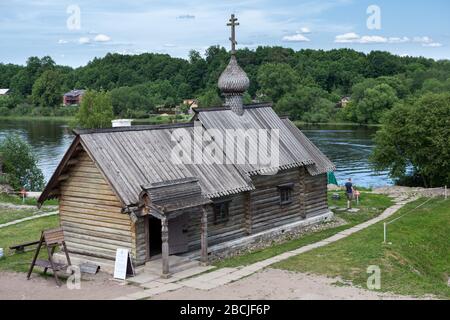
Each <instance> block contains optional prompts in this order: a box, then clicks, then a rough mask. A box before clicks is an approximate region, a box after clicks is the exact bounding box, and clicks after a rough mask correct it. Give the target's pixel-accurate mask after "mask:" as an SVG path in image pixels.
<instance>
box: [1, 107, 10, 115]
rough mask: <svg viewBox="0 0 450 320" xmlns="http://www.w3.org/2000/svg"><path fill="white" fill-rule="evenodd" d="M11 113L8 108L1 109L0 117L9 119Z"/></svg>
mask: <svg viewBox="0 0 450 320" xmlns="http://www.w3.org/2000/svg"><path fill="white" fill-rule="evenodd" d="M10 113H11V111H10V110H9V109H8V108H7V107H0V116H1V117H7V116H9V115H10Z"/></svg>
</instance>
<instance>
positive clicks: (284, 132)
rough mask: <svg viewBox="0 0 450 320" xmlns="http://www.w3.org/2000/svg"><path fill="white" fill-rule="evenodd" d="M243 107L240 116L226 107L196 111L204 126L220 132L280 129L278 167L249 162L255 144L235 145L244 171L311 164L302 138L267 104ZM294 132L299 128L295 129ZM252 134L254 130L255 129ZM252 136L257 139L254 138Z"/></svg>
mask: <svg viewBox="0 0 450 320" xmlns="http://www.w3.org/2000/svg"><path fill="white" fill-rule="evenodd" d="M244 109H245V112H244V114H243V115H237V114H236V113H234V112H233V111H231V110H230V109H229V108H227V109H212V110H203V112H201V111H202V110H199V111H200V112H199V114H198V119H199V120H200V121H201V123H202V124H203V126H204V127H205V128H206V129H218V130H221V131H223V134H224V135H225V130H227V129H257V130H258V129H261V130H270V129H278V130H279V135H280V141H279V143H280V145H279V165H278V166H277V167H273V168H268V167H266V166H264V165H260V164H257V163H256V164H255V163H252V161H248V160H249V159H248V158H249V156H248V154H249V152H250V153H253V154H254V153H255V152H257V151H256V150H257V149H256V148H257V147H258V146H257V145H249V150H247V148H246V146H244V145H243V144H241V145H239V144H238V147H241V148H240V150H238V151H237V152H238V153H240V154H241V155H243V156H244V157H245V159H246V161H245V164H239V165H238V166H240V167H241V169H242V170H244V171H245V172H246V173H247V174H249V175H257V174H264V173H265V172H267V171H270V170H271V169H275V170H280V169H290V168H295V167H301V166H307V165H313V164H314V158H313V156H312V155H311V154H310V153H309V152H308V150H307V149H306V148H305V147H304V146H303V143H302V141H300V140H299V139H297V137H296V136H295V135H294V134H293V133H292V131H291V130H290V129H289V128H288V127H287V126H286V124H285V123H284V121H283V120H282V119H281V118H280V117H279V116H278V115H277V114H276V113H275V111H274V110H273V109H272V107H271V106H270V105H268V104H261V105H253V106H250V107H249V106H247V107H245V108H244ZM297 131H300V130H299V129H297ZM255 134H257V133H256V132H255ZM254 138H255V139H256V137H254ZM255 141H256V140H255Z"/></svg>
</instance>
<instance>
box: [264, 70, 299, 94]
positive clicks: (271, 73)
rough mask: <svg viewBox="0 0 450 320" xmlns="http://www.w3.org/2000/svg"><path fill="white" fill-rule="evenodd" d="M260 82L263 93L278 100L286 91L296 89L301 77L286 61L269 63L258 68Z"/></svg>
mask: <svg viewBox="0 0 450 320" xmlns="http://www.w3.org/2000/svg"><path fill="white" fill-rule="evenodd" d="M257 79H258V84H259V85H260V87H261V89H260V91H261V93H262V94H264V95H267V96H268V97H270V98H271V99H272V101H273V102H277V101H278V100H279V99H280V98H281V97H282V96H284V95H285V94H286V93H290V92H292V91H294V89H295V88H296V86H297V85H298V84H299V81H300V78H299V76H298V75H297V73H296V72H295V70H294V69H292V67H291V66H290V65H288V64H286V63H267V64H263V65H262V66H261V67H259V69H258V76H257Z"/></svg>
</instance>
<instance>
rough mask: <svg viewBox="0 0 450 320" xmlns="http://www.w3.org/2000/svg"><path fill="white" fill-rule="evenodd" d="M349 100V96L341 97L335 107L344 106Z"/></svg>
mask: <svg viewBox="0 0 450 320" xmlns="http://www.w3.org/2000/svg"><path fill="white" fill-rule="evenodd" d="M350 101H351V97H343V98H342V99H341V100H340V101H339V102H338V103H337V104H336V108H345V107H346V106H347V105H348V104H349V102H350Z"/></svg>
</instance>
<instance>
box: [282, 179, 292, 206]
mask: <svg viewBox="0 0 450 320" xmlns="http://www.w3.org/2000/svg"><path fill="white" fill-rule="evenodd" d="M293 188H294V184H293V183H288V184H284V185H280V186H278V190H279V191H280V204H281V205H287V204H290V203H292V189H293Z"/></svg>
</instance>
